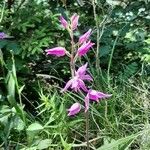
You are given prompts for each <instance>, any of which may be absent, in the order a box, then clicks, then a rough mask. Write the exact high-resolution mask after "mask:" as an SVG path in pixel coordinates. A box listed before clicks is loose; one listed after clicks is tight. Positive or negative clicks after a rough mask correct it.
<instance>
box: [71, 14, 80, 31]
mask: <svg viewBox="0 0 150 150" xmlns="http://www.w3.org/2000/svg"><path fill="white" fill-rule="evenodd" d="M70 20H71V29H72V30H75V29H77V26H78V20H79V15H77V14H76V13H75V14H74V15H73V16H72V17H71V19H70Z"/></svg>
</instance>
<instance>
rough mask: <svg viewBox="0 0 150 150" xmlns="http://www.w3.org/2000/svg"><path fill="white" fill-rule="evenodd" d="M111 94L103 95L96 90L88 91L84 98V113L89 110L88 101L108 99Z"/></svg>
mask: <svg viewBox="0 0 150 150" xmlns="http://www.w3.org/2000/svg"><path fill="white" fill-rule="evenodd" d="M111 96H112V95H111V94H105V93H102V92H99V91H96V90H89V91H88V93H87V95H86V97H85V112H87V110H88V109H89V100H92V101H96V102H99V100H100V99H102V98H109V97H111Z"/></svg>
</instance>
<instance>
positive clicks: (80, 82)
mask: <svg viewBox="0 0 150 150" xmlns="http://www.w3.org/2000/svg"><path fill="white" fill-rule="evenodd" d="M79 87H80V88H81V89H82V90H83V91H85V92H87V91H88V89H87V87H86V86H85V83H84V82H83V81H82V80H81V79H79Z"/></svg>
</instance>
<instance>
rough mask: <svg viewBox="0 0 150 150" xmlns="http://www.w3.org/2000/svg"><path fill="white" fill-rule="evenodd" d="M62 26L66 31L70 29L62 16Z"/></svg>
mask: <svg viewBox="0 0 150 150" xmlns="http://www.w3.org/2000/svg"><path fill="white" fill-rule="evenodd" d="M60 22H61V25H62V26H63V27H64V28H65V29H66V28H67V27H68V22H67V21H66V20H65V18H64V17H63V16H60Z"/></svg>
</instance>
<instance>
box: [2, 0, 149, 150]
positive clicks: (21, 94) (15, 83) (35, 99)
mask: <svg viewBox="0 0 150 150" xmlns="http://www.w3.org/2000/svg"><path fill="white" fill-rule="evenodd" d="M93 1H94V4H95V7H96V15H97V18H96V20H97V22H98V28H99V31H100V37H99V39H98V42H99V44H100V48H99V52H100V53H99V59H100V67H101V70H102V71H101V72H100V74H98V73H97V70H96V69H95V67H94V66H95V51H96V46H95V47H94V48H93V51H89V53H88V54H89V57H88V61H89V66H90V70H91V71H92V76H93V78H94V84H93V85H92V87H93V88H94V87H96V89H99V90H102V91H108V93H112V95H113V96H112V98H111V99H110V100H108V101H101V102H100V103H99V104H98V105H95V103H92V104H91V106H90V108H91V109H90V111H91V116H90V130H89V136H90V147H91V149H99V150H102V149H110V150H112V149H118V150H122V149H141V150H149V149H150V145H149V139H150V137H149V131H150V130H149V121H150V120H149V115H150V109H149V106H150V104H149V99H150V97H149V95H150V93H149V84H150V78H149V75H150V65H149V64H150V34H149V6H150V5H149V1H147V0H137V1H132V0H123V1H120V0H115V1H114V0H106V1H105V0H101V1H100V0H93ZM92 7H93V6H92V3H91V1H83V0H74V1H68V0H61V1H54V0H51V1H50V0H49V1H46V0H25V1H24V0H23V1H19V0H15V1H13V0H12V1H7V2H6V1H0V31H3V32H5V33H6V34H8V35H9V38H7V39H3V40H1V39H0V146H1V147H0V149H1V148H2V149H21V150H35V149H53V150H58V149H65V150H70V149H86V142H85V125H84V123H85V122H84V115H83V113H81V114H80V115H79V116H75V117H73V118H68V117H67V111H66V109H67V108H68V107H69V106H70V104H71V103H72V101H83V98H82V97H79V96H78V95H77V94H74V95H73V94H71V93H69V94H64V95H63V94H61V93H59V90H60V88H59V87H63V85H64V81H65V82H66V81H67V80H68V76H70V72H68V69H67V68H68V67H69V64H68V63H66V62H68V60H67V59H65V61H64V60H62V59H61V58H59V63H58V59H57V58H54V57H50V56H45V54H44V50H45V49H47V48H49V47H50V48H51V47H54V46H64V43H65V44H66V48H67V50H69V49H70V47H69V46H68V45H69V44H68V42H69V39H68V38H69V37H68V36H67V35H66V33H65V31H64V30H63V29H61V27H60V23H59V16H60V14H63V16H65V18H66V19H67V18H68V16H70V15H72V14H73V12H76V13H78V14H79V15H80V23H81V24H82V26H81V25H80V24H79V29H80V31H81V33H79V31H77V32H76V33H75V41H77V40H78V36H79V35H80V34H82V33H84V32H86V31H87V30H88V29H89V28H92V29H93V33H92V35H91V36H92V41H93V42H95V43H96V41H97V35H96V33H97V30H96V25H95V20H94V18H93V16H94V14H93V13H92V12H91V10H92V9H93V8H92ZM111 54H112V55H111ZM85 59H86V58H85ZM110 60H111V61H110ZM108 62H110V68H109V67H108ZM81 63H82V62H81ZM108 68H109V69H110V70H109V69H108ZM108 70H109V71H108ZM108 72H109V73H108ZM40 75H41V76H40ZM108 78H109V80H110V82H108ZM62 81H63V82H62ZM108 83H109V84H108ZM139 133H140V136H139Z"/></svg>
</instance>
